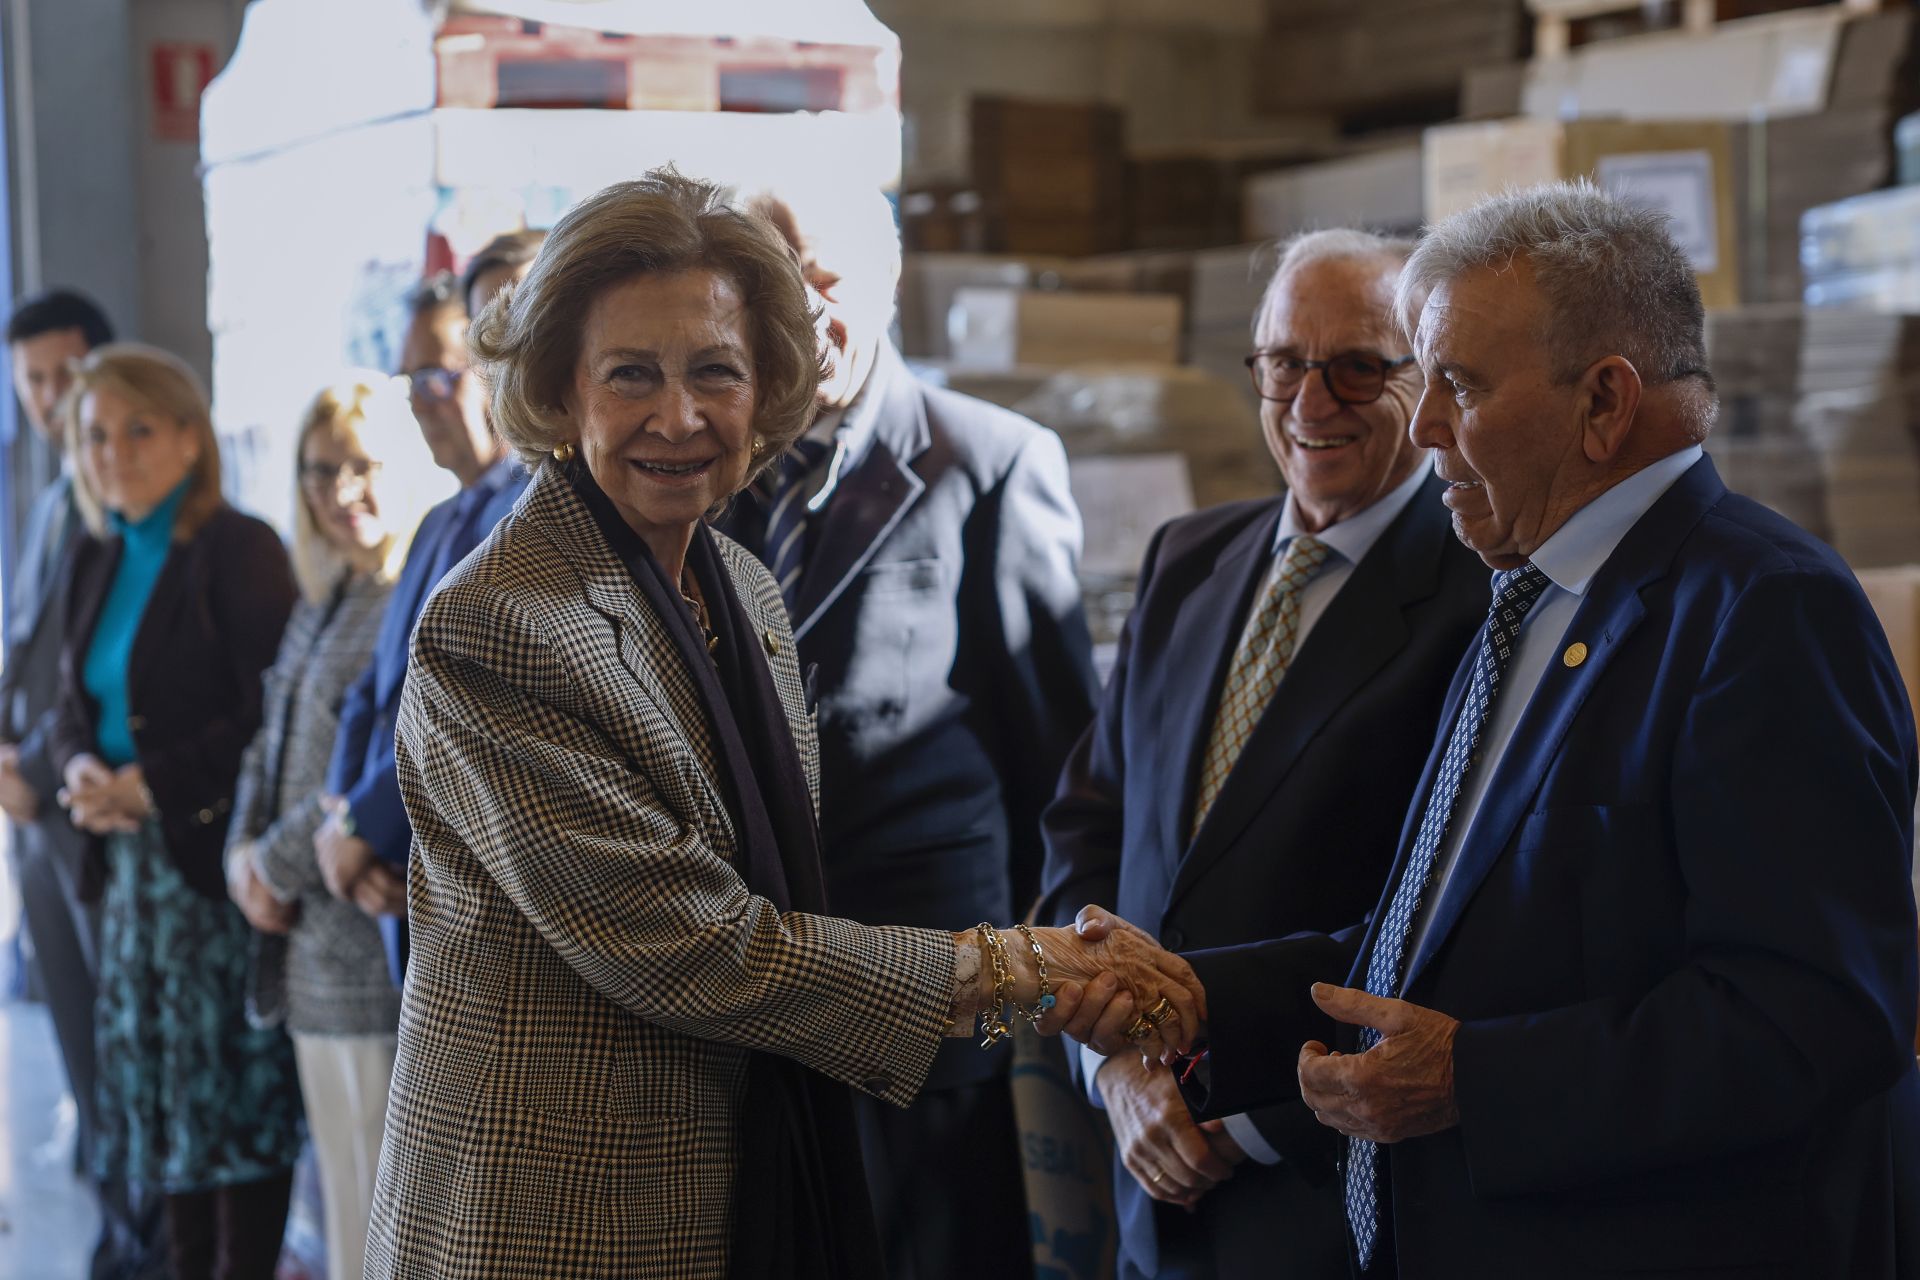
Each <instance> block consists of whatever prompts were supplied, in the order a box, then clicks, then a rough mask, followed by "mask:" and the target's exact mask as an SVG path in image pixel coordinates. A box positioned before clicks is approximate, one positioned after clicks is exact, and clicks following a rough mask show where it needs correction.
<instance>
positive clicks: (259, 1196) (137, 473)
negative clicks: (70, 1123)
mask: <svg viewBox="0 0 1920 1280" xmlns="http://www.w3.org/2000/svg"><path fill="white" fill-rule="evenodd" d="M64 413H65V416H66V433H67V454H68V456H69V457H71V458H73V459H74V460H75V462H76V463H77V467H76V475H75V484H74V498H75V501H76V502H77V504H78V505H79V508H80V513H81V516H82V517H83V519H84V521H85V523H86V533H85V535H84V536H82V537H81V538H79V539H78V540H77V541H76V542H75V544H74V549H73V553H72V555H71V557H70V558H69V560H68V562H67V564H68V575H69V577H68V584H69V592H70V596H69V600H68V612H67V629H66V648H65V651H64V652H63V653H62V655H61V693H60V704H59V706H58V708H57V710H56V712H55V724H54V730H53V758H54V761H55V763H56V764H57V765H58V766H59V768H60V771H61V775H62V777H63V778H64V779H65V782H66V785H65V787H64V789H63V790H62V791H61V793H60V802H61V804H62V805H63V806H64V807H65V808H66V809H67V812H68V815H69V816H70V817H71V818H72V820H73V823H74V825H75V826H77V827H79V828H80V829H81V830H83V831H86V832H89V833H90V834H92V835H94V836H96V837H99V839H98V840H97V841H96V842H95V844H94V846H93V848H92V850H91V851H90V854H89V857H88V861H87V866H86V868H85V871H84V873H83V876H82V882H81V894H82V896H83V897H86V898H88V899H90V900H98V901H100V902H101V929H100V994H99V999H98V1001H97V1002H96V1005H95V1015H94V1016H95V1028H96V1031H95V1054H96V1056H97V1059H98V1062H99V1079H98V1086H97V1097H98V1104H99V1139H98V1145H97V1147H96V1150H95V1163H96V1164H97V1165H98V1170H97V1171H98V1172H99V1173H101V1174H102V1175H104V1176H107V1177H111V1178H116V1179H123V1180H125V1181H127V1182H131V1183H134V1184H137V1185H139V1186H141V1187H143V1188H146V1189H147V1190H148V1191H150V1192H155V1193H158V1194H160V1195H162V1196H164V1197H165V1205H166V1221H167V1236H168V1253H169V1255H170V1257H169V1263H170V1266H169V1274H170V1275H172V1276H174V1277H177V1278H178V1280H198V1278H199V1277H215V1276H219V1277H268V1276H271V1275H272V1274H273V1269H274V1264H275V1261H276V1259H277V1258H278V1257H279V1253H280V1235H281V1231H282V1228H283V1226H284V1224H285V1222H286V1213H287V1196H288V1192H289V1190H290V1189H291V1186H292V1180H293V1179H292V1171H293V1163H294V1160H295V1158H296V1157H297V1156H298V1155H299V1152H300V1104H299V1098H298V1094H297V1090H296V1087H295V1083H294V1066H293V1052H292V1049H291V1047H290V1046H289V1045H288V1043H287V1039H286V1037H285V1036H284V1035H282V1034H281V1032H280V1031H279V1029H278V1028H267V1029H259V1028H254V1027H250V1026H249V1025H248V1023H247V1018H246V1008H245V1004H246V995H245V991H246V978H247V967H248V949H249V944H250V940H251V934H250V933H249V932H248V929H247V924H246V921H245V920H243V919H242V918H241V915H240V913H239V912H238V911H236V910H234V908H233V904H232V903H230V902H228V901H227V895H226V891H225V889H226V886H225V884H224V882H223V877H222V875H221V854H222V851H223V849H224V847H225V843H226V839H225V837H226V830H227V814H228V811H229V809H230V808H231V804H232V796H233V787H234V782H235V779H236V777H237V775H238V773H239V768H240V757H241V753H242V752H243V751H244V750H245V749H246V745H247V743H248V742H249V741H250V740H251V739H252V738H253V735H254V732H255V731H256V730H257V729H258V728H259V727H260V705H261V694H260V676H261V673H262V672H264V671H265V670H266V669H267V667H268V665H269V664H271V663H272V661H273V655H274V652H275V650H277V649H278V648H279V646H280V633H281V630H282V628H283V627H284V626H285V625H286V620H287V614H288V611H289V610H290V609H292V607H293V602H294V595H295V592H294V583H293V574H292V572H291V571H290V569H289V566H288V564H287V553H286V549H285V548H284V547H283V546H281V544H280V538H279V536H278V535H277V534H275V533H274V531H273V530H272V529H270V528H269V527H268V526H267V525H265V524H263V523H261V522H260V521H259V520H256V519H254V518H252V517H251V516H245V515H241V514H240V513H239V512H237V511H235V510H234V509H233V508H232V507H229V506H228V505H227V504H226V502H225V501H224V500H223V499H222V498H221V496H220V450H219V446H218V444H217V443H216V441H215V439H214V434H213V424H212V422H211V420H210V413H209V409H208V405H207V398H206V393H205V392H204V391H202V390H201V389H200V385H199V382H198V380H197V379H196V378H195V377H194V376H193V374H192V373H191V372H190V371H188V369H187V367H186V366H185V365H183V364H181V363H180V361H178V360H177V359H175V358H174V357H172V356H170V355H167V354H166V353H165V352H161V351H156V350H153V349H152V348H149V347H139V346H133V345H131V344H128V345H120V346H106V347H100V348H97V349H96V350H95V351H94V352H93V354H91V355H89V356H88V357H87V358H86V360H85V361H84V362H83V363H82V364H81V365H80V366H79V368H78V370H77V372H76V374H75V378H74V384H73V389H72V392H71V393H70V396H69V399H68V400H67V402H66V408H65V410H64ZM103 895H104V896H103Z"/></svg>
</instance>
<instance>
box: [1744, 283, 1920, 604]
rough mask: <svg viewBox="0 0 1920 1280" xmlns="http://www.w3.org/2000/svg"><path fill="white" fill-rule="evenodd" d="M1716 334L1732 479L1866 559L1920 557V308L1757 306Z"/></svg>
mask: <svg viewBox="0 0 1920 1280" xmlns="http://www.w3.org/2000/svg"><path fill="white" fill-rule="evenodd" d="M1708 337H1709V350H1708V360H1709V362H1710V364H1711V365H1712V367H1713V369H1714V374H1715V378H1716V380H1717V383H1718V386H1719V392H1720V421H1719V423H1718V425H1717V426H1716V428H1715V431H1714V433H1713V435H1712V437H1711V438H1710V440H1709V443H1708V448H1709V450H1710V452H1712V454H1713V455H1714V458H1715V460H1716V462H1717V463H1718V465H1719V467H1720V470H1721V474H1722V477H1723V478H1724V479H1725V480H1726V482H1727V484H1728V486H1729V487H1730V488H1732V489H1734V490H1735V491H1737V492H1740V493H1744V494H1746V495H1747V496H1749V497H1751V498H1754V499H1756V500H1758V501H1760V502H1764V503H1766V504H1767V505H1768V506H1770V507H1773V508H1774V509H1775V510H1777V511H1779V512H1780V513H1781V514H1782V515H1785V516H1786V517H1787V518H1788V519H1790V520H1792V521H1793V522H1794V523H1796V524H1798V525H1800V526H1801V527H1802V528H1804V529H1807V530H1808V531H1809V532H1811V533H1814V534H1817V535H1818V536H1820V537H1822V538H1824V539H1826V540H1827V541H1828V542H1829V543H1831V544H1832V545H1833V547H1834V549H1835V550H1837V551H1839V552H1840V554H1841V555H1843V556H1845V557H1846V559H1847V562H1848V563H1849V564H1852V565H1853V566H1854V567H1855V568H1858V569H1870V568H1879V567H1884V566H1889V565H1902V564H1909V563H1914V562H1920V316H1913V315H1900V314H1876V313H1872V312H1864V311H1858V312H1853V311H1839V310H1821V309H1811V308H1802V307H1799V306H1794V305H1778V306H1770V307H1750V308H1743V309H1741V310H1738V311H1729V312H1722V313H1717V314H1715V315H1712V316H1711V317H1709V326H1708Z"/></svg>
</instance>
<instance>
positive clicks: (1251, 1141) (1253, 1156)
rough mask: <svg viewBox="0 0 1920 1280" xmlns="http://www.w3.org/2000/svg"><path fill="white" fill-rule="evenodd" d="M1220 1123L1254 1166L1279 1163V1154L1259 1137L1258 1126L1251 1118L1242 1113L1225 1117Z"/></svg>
mask: <svg viewBox="0 0 1920 1280" xmlns="http://www.w3.org/2000/svg"><path fill="white" fill-rule="evenodd" d="M1220 1123H1221V1124H1223V1125H1225V1126H1226V1129H1227V1133H1228V1135H1229V1136H1230V1137H1232V1139H1233V1140H1234V1141H1235V1142H1237V1143H1239V1144H1240V1149H1241V1150H1242V1151H1244V1152H1246V1153H1247V1158H1248V1159H1249V1160H1252V1161H1253V1162H1254V1163H1255V1164H1279V1163H1280V1153H1279V1152H1278V1151H1275V1150H1274V1149H1273V1146H1272V1145H1271V1144H1270V1143H1269V1142H1268V1141H1267V1140H1266V1139H1265V1138H1263V1137H1261V1136H1260V1126H1258V1125H1256V1124H1255V1123H1254V1122H1253V1117H1252V1116H1250V1115H1248V1114H1246V1112H1244V1111H1243V1112H1241V1113H1240V1114H1239V1115H1235V1116H1228V1117H1226V1118H1225V1119H1223V1120H1222V1121H1221V1122H1220Z"/></svg>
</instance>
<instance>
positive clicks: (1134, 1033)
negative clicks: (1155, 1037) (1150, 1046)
mask: <svg viewBox="0 0 1920 1280" xmlns="http://www.w3.org/2000/svg"><path fill="white" fill-rule="evenodd" d="M1125 1034H1126V1037H1127V1039H1129V1040H1145V1039H1146V1038H1147V1037H1148V1036H1150V1035H1152V1034H1153V1024H1152V1023H1151V1022H1148V1021H1147V1015H1145V1014H1144V1013H1143V1014H1141V1015H1140V1016H1139V1017H1137V1018H1135V1019H1134V1020H1133V1022H1132V1023H1131V1024H1130V1025H1129V1026H1128V1027H1127V1030H1126V1032H1125Z"/></svg>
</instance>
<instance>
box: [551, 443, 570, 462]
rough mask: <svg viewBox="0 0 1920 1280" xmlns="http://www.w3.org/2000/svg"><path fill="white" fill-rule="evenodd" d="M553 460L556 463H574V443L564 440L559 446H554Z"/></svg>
mask: <svg viewBox="0 0 1920 1280" xmlns="http://www.w3.org/2000/svg"><path fill="white" fill-rule="evenodd" d="M553 460H554V461H555V462H572V461H573V442H572V441H571V440H562V441H561V442H560V443H559V444H557V445H555V446H553Z"/></svg>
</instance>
